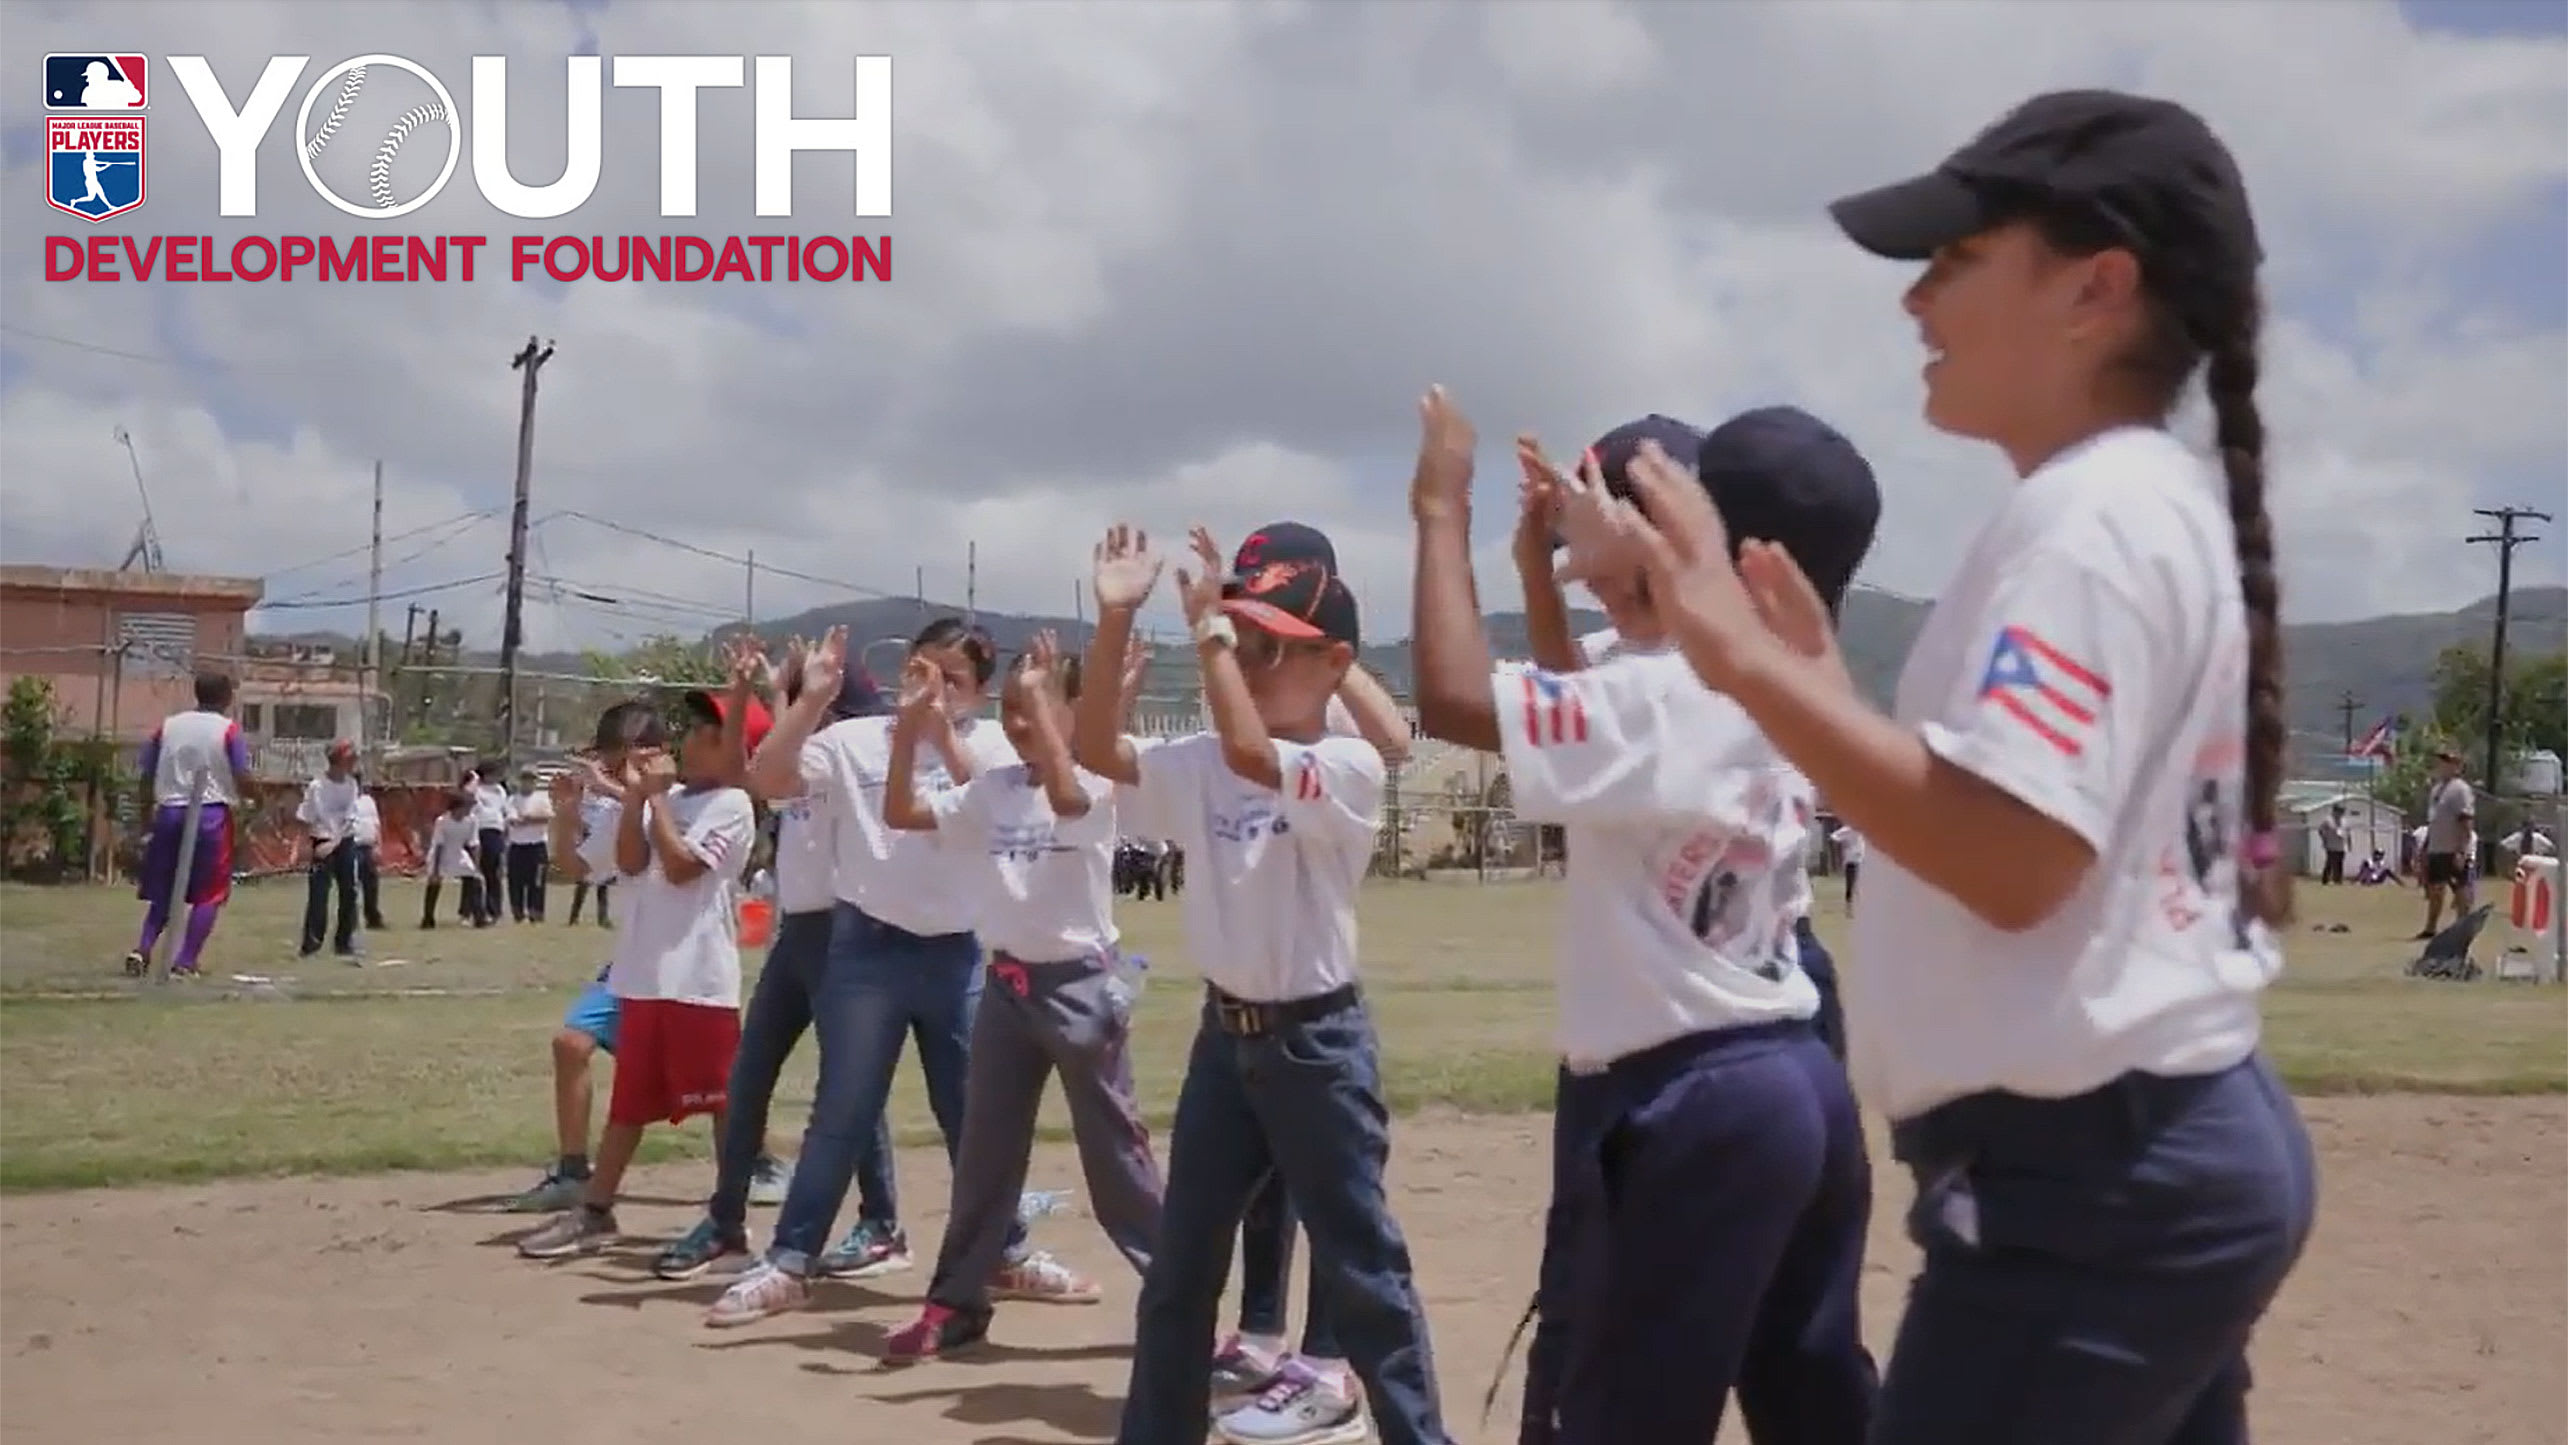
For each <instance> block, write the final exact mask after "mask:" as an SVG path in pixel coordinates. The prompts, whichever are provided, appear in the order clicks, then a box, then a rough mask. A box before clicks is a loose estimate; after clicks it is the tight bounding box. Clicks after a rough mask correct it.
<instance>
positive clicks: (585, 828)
mask: <svg viewBox="0 0 2568 1445" xmlns="http://www.w3.org/2000/svg"><path fill="white" fill-rule="evenodd" d="M553 806H554V808H555V809H556V810H557V811H556V816H557V817H558V816H559V813H558V810H559V809H560V807H561V803H560V802H559V801H558V800H556V801H555V803H554V805H553ZM617 806H618V805H617V804H616V803H614V802H612V801H610V800H608V799H606V798H603V797H600V796H598V794H597V793H595V792H594V791H590V792H584V793H582V794H581V795H580V803H579V812H578V814H577V815H576V816H575V817H574V818H573V819H571V820H570V821H571V823H572V827H571V836H572V837H574V838H576V839H578V840H579V842H580V846H581V847H582V848H585V847H587V846H588V839H589V837H590V836H591V835H592V834H594V833H596V832H597V830H598V829H599V828H602V827H611V826H613V823H612V820H611V819H610V818H609V817H608V814H609V813H610V812H611V811H612V810H613V809H614V808H615V807H617ZM546 851H547V852H548V853H549V854H550V856H551V857H553V858H554V859H556V860H559V859H564V858H569V857H571V856H573V853H566V852H564V851H563V850H561V849H559V848H548V849H547V850H546ZM574 851H576V850H574ZM570 876H571V916H570V918H569V919H568V920H567V921H568V922H571V923H577V922H579V921H580V909H581V907H582V906H583V905H585V904H586V903H587V902H588V901H589V894H590V892H591V890H594V891H595V892H596V894H597V926H598V927H600V928H612V927H614V926H615V925H614V922H613V921H612V920H611V919H609V918H608V917H607V913H606V895H607V890H608V889H611V888H613V887H614V886H615V878H614V876H613V875H612V874H611V873H610V874H604V875H601V874H599V873H597V872H595V871H594V870H591V871H585V872H575V873H572V874H571V875H570Z"/></svg>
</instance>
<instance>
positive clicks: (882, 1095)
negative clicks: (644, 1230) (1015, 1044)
mask: <svg viewBox="0 0 2568 1445" xmlns="http://www.w3.org/2000/svg"><path fill="white" fill-rule="evenodd" d="M980 1002H981V945H980V943H979V941H978V940H976V939H974V938H973V936H972V935H971V934H968V933H946V934H938V935H936V936H933V937H928V936H923V935H920V934H916V933H912V932H910V931H909V930H907V929H905V928H895V927H893V926H892V925H890V924H888V923H885V922H883V921H882V920H880V919H878V918H873V917H870V916H868V915H867V914H866V913H865V912H864V910H862V909H860V908H858V907H856V905H854V904H852V903H845V902H841V903H840V904H839V905H838V907H837V909H836V911H835V912H834V913H833V914H832V915H831V918H830V927H829V960H828V963H827V965H826V967H825V968H824V969H823V970H822V974H821V981H820V988H819V990H818V992H817V994H816V995H815V996H814V998H813V1001H812V1020H811V1021H812V1030H813V1032H815V1033H817V1034H818V1035H819V1036H820V1081H819V1084H818V1085H817V1087H815V1088H814V1089H813V1091H812V1104H811V1123H810V1126H809V1127H807V1128H806V1129H804V1130H803V1146H802V1156H801V1157H800V1158H799V1159H797V1160H795V1161H794V1181H793V1183H792V1184H791V1185H790V1186H788V1187H787V1189H786V1190H785V1203H784V1207H783V1208H781V1209H780V1210H778V1211H777V1213H776V1240H775V1244H774V1246H773V1247H772V1248H770V1249H769V1250H768V1252H767V1258H768V1261H769V1262H770V1263H772V1264H774V1265H775V1266H776V1267H777V1268H779V1269H783V1270H788V1271H791V1272H793V1273H796V1274H809V1273H811V1272H812V1268H813V1261H814V1259H815V1258H816V1257H817V1256H818V1255H819V1254H820V1252H821V1251H822V1249H824V1248H825V1247H826V1246H827V1244H828V1239H829V1231H830V1228H831V1227H832V1226H833V1225H835V1224H836V1223H837V1222H838V1209H839V1206H840V1205H841V1204H844V1203H845V1202H846V1200H847V1185H848V1182H849V1181H850V1180H851V1179H852V1178H853V1177H854V1175H855V1172H856V1161H857V1158H858V1156H859V1155H860V1154H861V1153H862V1152H863V1151H864V1149H865V1147H866V1146H867V1145H868V1144H869V1143H870V1142H871V1141H873V1140H875V1139H877V1138H879V1137H880V1136H881V1133H882V1129H883V1110H884V1109H885V1107H886V1106H887V1105H889V1103H890V1102H891V1095H892V1075H893V1073H894V1072H895V1071H896V1070H897V1069H898V1068H899V1067H900V1062H901V1045H902V1043H903V1042H904V1041H905V1040H907V1039H909V1038H913V1037H914V1038H916V1039H917V1040H918V1062H919V1068H920V1069H921V1070H922V1071H924V1072H925V1073H926V1075H927V1106H928V1108H929V1110H930V1111H931V1112H933V1113H934V1114H935V1115H936V1127H937V1130H938V1132H940V1133H942V1134H943V1135H944V1136H945V1153H946V1157H947V1158H948V1159H951V1158H953V1157H954V1156H955V1154H957V1153H958V1152H959V1151H960V1150H961V1148H962V1143H963V1082H964V1078H965V1076H966V1075H967V1074H968V1073H969V1072H970V1066H971V1049H972V1012H973V1010H974V1009H976V1008H977V1007H979V1006H980ZM882 1206H883V1208H884V1209H885V1211H887V1212H891V1211H896V1210H897V1209H898V1201H897V1200H895V1199H893V1198H891V1197H889V1196H888V1195H887V1196H886V1197H885V1198H884V1199H883V1201H882ZM1022 1238H1023V1225H1021V1224H1020V1225H1019V1226H1018V1227H1017V1229H1016V1231H1014V1232H1012V1234H1011V1238H1010V1243H1011V1245H1014V1244H1017V1243H1019V1242H1021V1240H1022ZM1197 1423H1198V1424H1200V1423H1201V1422H1200V1421H1198V1422H1197Z"/></svg>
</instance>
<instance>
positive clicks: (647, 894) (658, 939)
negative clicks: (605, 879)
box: [606, 788, 758, 1008]
mask: <svg viewBox="0 0 2568 1445" xmlns="http://www.w3.org/2000/svg"><path fill="white" fill-rule="evenodd" d="M645 806H648V807H655V808H667V809H668V810H669V821H670V822H671V823H673V824H674V825H676V827H677V830H678V835H679V836H680V837H681V838H683V839H684V840H685V841H686V846H687V851H689V852H691V853H693V854H694V855H695V856H696V857H697V858H699V859H701V860H702V861H703V862H704V865H705V871H703V872H702V873H699V874H697V875H696V876H695V877H694V878H693V879H691V880H689V881H688V882H685V883H672V882H670V881H669V876H668V874H666V873H664V872H662V871H661V868H660V860H659V857H658V856H657V851H656V850H654V854H653V857H652V859H651V862H650V865H649V866H648V867H646V868H644V869H643V870H642V871H641V872H640V873H639V874H636V875H633V876H631V877H629V878H628V879H626V880H625V881H626V882H628V883H629V884H630V885H631V886H630V887H628V888H627V889H626V890H625V891H624V892H622V893H619V894H617V895H615V896H616V899H617V902H616V905H615V911H616V919H615V952H614V956H613V961H612V962H610V963H609V964H608V966H607V971H606V987H607V991H608V992H609V993H612V994H614V995H615V996H616V997H617V998H646V999H672V1000H675V1001H677V1002H679V1003H694V1004H707V1005H711V1006H714V1007H719V1008H738V1007H739V1006H740V919H739V915H738V912H737V911H736V908H737V904H738V901H739V900H738V889H739V886H740V873H741V870H742V869H743V868H745V867H746V866H748V862H749V849H750V845H751V844H752V843H754V842H756V840H757V832H758V818H757V812H756V809H755V808H754V807H753V806H752V805H751V804H750V801H749V795H748V794H747V793H745V792H743V791H741V790H740V789H738V788H702V789H692V790H680V789H672V790H671V791H669V792H666V793H663V794H661V795H660V796H659V797H658V798H656V799H654V800H652V801H651V802H650V803H648V804H646V805H645ZM644 822H645V824H646V825H647V824H648V822H649V820H648V819H647V818H646V819H645V820H644Z"/></svg>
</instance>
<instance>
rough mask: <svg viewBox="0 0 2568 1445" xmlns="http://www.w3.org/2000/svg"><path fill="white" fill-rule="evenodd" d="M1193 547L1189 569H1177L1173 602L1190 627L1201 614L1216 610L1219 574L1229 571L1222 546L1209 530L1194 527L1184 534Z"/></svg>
mask: <svg viewBox="0 0 2568 1445" xmlns="http://www.w3.org/2000/svg"><path fill="white" fill-rule="evenodd" d="M1186 541H1187V544H1188V545H1189V546H1190V547H1191V548H1192V549H1193V550H1194V553H1195V566H1194V568H1193V570H1191V571H1190V570H1188V569H1187V568H1184V567H1180V568H1178V569H1177V604H1178V606H1180V607H1182V608H1183V609H1185V613H1186V625H1187V626H1189V627H1192V626H1194V625H1195V623H1197V622H1198V621H1200V620H1202V619H1203V618H1206V617H1209V616H1211V615H1212V614H1213V613H1215V612H1217V611H1219V610H1220V609H1221V605H1222V578H1223V576H1224V574H1225V573H1227V572H1228V571H1229V565H1228V563H1226V562H1225V561H1224V560H1223V557H1222V549H1221V548H1220V547H1219V546H1217V545H1215V544H1214V542H1213V534H1212V533H1211V532H1209V531H1207V530H1205V529H1204V528H1202V527H1196V528H1194V529H1192V530H1191V531H1189V532H1188V533H1187V534H1186Z"/></svg>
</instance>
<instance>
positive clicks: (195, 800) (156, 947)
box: [143, 764, 214, 984]
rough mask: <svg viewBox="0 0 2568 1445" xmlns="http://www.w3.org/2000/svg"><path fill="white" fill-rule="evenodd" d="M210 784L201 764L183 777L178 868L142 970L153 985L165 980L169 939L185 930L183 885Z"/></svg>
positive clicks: (192, 868)
mask: <svg viewBox="0 0 2568 1445" xmlns="http://www.w3.org/2000/svg"><path fill="white" fill-rule="evenodd" d="M213 785H214V778H213V772H212V770H211V769H209V768H207V767H205V766H204V765H203V764H199V765H197V769H196V771H195V772H194V773H193V774H191V775H190V776H189V777H188V780H187V813H186V816H185V817H184V818H182V819H181V820H180V822H179V829H178V870H177V871H176V872H175V873H172V874H171V875H170V880H169V921H168V922H167V923H165V924H164V925H162V927H161V935H160V938H159V939H158V940H157V941H156V942H154V943H153V944H152V956H151V958H150V960H149V967H147V968H146V969H145V970H144V973H143V976H144V977H145V978H147V979H149V980H150V981H152V982H153V983H156V984H160V983H167V982H169V958H170V950H171V949H172V948H173V947H175V946H176V945H175V944H173V943H172V941H171V940H173V939H175V938H177V937H179V936H180V935H182V934H183V933H185V932H186V930H187V893H188V888H187V885H188V881H189V880H190V879H191V878H193V877H194V876H195V874H196V825H197V823H198V822H199V821H200V820H202V819H203V818H204V816H205V794H206V791H207V790H208V789H210V788H211V787H212V786H213Z"/></svg>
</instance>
